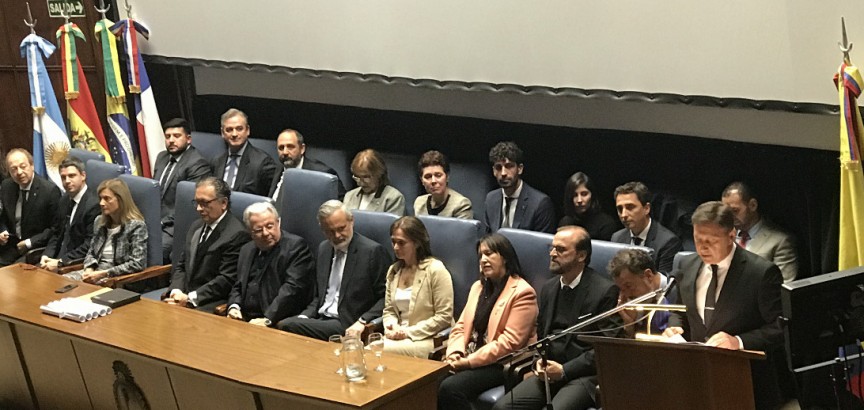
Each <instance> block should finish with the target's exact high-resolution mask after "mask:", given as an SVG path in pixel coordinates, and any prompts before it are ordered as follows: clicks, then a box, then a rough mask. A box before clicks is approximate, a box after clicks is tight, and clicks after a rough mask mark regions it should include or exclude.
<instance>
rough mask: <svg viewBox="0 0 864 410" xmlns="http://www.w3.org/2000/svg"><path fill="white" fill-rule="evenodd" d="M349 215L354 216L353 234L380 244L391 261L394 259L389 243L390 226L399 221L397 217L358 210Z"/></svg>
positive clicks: (385, 213) (384, 213)
mask: <svg viewBox="0 0 864 410" xmlns="http://www.w3.org/2000/svg"><path fill="white" fill-rule="evenodd" d="M351 214H352V215H354V232H357V233H359V234H361V235H363V236H365V237H367V238H369V239H371V240H373V241H375V242H378V243H379V244H381V246H383V247H384V249H386V250H387V253H389V254H390V258H391V259H393V258H395V257H396V255H395V254H394V253H393V246H392V244H391V241H390V226H391V225H393V222H396V220H397V219H399V217H398V216H396V215H393V214H391V213H387V212H372V211H361V210H359V209H353V210H351Z"/></svg>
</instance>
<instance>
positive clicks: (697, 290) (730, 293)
mask: <svg viewBox="0 0 864 410" xmlns="http://www.w3.org/2000/svg"><path fill="white" fill-rule="evenodd" d="M692 220H693V240H694V241H695V243H696V254H694V255H690V256H687V257H685V259H684V260H683V261H682V262H681V265H680V270H679V271H677V272H675V274H674V275H675V276H676V277H677V278H678V280H679V282H678V300H679V301H680V302H681V303H683V304H684V305H685V306H686V307H687V311H686V312H685V313H681V312H672V315H671V317H670V318H669V328H667V329H666V331H665V332H664V333H663V335H664V336H668V337H672V336H675V335H682V336H683V337H684V338H685V339H687V340H692V341H697V342H705V344H707V345H709V346H716V347H719V348H724V349H731V350H739V349H747V350H761V351H764V352H766V353H767V354H768V355H769V360H767V361H759V360H754V361H751V362H750V367H751V372H752V375H753V392H754V395H755V399H756V406H757V408H774V407H776V406H777V405H779V404H781V401H782V398H781V394H780V388H779V385H778V379H777V374H776V372H775V370H774V368H773V366H772V365H771V359H772V356H773V355H776V354H782V353H781V352H782V348H783V330H782V328H781V327H780V322H779V320H778V318H779V316H780V313H781V311H782V308H781V305H780V286H781V284H782V283H783V277H782V276H781V274H780V269H779V268H777V266H776V265H774V264H773V263H771V262H769V261H767V260H765V259H763V258H761V257H759V256H756V255H755V254H753V253H751V252H749V251H746V250H744V249H741V248H739V247H737V246H735V222H734V215H733V213H732V210H731V209H730V208H729V207H727V206H726V205H723V203H721V202H720V201H713V202H706V203H704V204H702V205H699V207H698V208H696V211H695V212H693V218H692ZM722 382H723V381H722V380H718V383H722ZM693 405H694V406H695V407H699V404H698V403H693Z"/></svg>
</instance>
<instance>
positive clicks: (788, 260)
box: [747, 219, 798, 283]
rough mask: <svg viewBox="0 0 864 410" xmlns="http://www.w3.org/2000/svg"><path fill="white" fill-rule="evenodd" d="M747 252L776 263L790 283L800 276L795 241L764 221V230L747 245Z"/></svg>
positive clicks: (784, 280) (761, 229)
mask: <svg viewBox="0 0 864 410" xmlns="http://www.w3.org/2000/svg"><path fill="white" fill-rule="evenodd" d="M747 250H748V251H750V252H753V253H755V254H757V255H759V256H761V257H763V258H765V259H768V260H769V261H771V262H774V264H775V265H777V267H778V268H780V272H781V273H782V274H783V282H784V283H788V282H791V281H793V280H795V277H796V276H798V254H797V252H796V251H795V241H794V240H793V239H792V237H791V236H789V235H788V234H786V233H785V232H783V231H781V230H780V229H779V228H777V227H776V226H775V225H773V224H771V223H769V222H768V221H766V220H764V219H763V220H762V228H760V229H759V232H757V233H756V236H755V237H754V238H752V239H750V241H749V242H748V243H747Z"/></svg>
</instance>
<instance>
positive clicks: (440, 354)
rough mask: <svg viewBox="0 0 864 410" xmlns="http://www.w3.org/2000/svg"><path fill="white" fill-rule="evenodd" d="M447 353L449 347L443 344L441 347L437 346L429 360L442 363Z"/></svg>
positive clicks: (430, 353)
mask: <svg viewBox="0 0 864 410" xmlns="http://www.w3.org/2000/svg"><path fill="white" fill-rule="evenodd" d="M445 353H447V345H446V344H443V345H441V346H436V347H435V348H434V349H432V351H431V352H429V360H434V361H436V362H440V361H442V360H444V354H445Z"/></svg>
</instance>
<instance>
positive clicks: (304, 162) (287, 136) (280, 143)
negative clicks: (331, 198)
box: [269, 128, 345, 203]
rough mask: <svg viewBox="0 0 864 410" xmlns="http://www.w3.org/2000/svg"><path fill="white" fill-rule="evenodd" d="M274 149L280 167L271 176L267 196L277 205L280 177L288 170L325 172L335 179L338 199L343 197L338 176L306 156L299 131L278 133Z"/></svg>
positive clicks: (321, 163)
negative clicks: (276, 152)
mask: <svg viewBox="0 0 864 410" xmlns="http://www.w3.org/2000/svg"><path fill="white" fill-rule="evenodd" d="M276 149H277V150H278V151H279V161H282V167H277V169H276V172H275V173H274V174H273V182H271V183H270V195H269V196H270V197H271V198H273V200H274V201H276V202H277V203H279V195H280V194H281V192H279V191H280V189H281V187H282V176H283V175H284V173H285V170H286V169H288V168H297V169H305V170H308V171H318V172H325V173H328V174H330V175H333V176H335V177H336V184H337V189H338V190H339V198H340V199H341V198H343V197H344V196H345V187H344V186H342V180H340V179H339V174H337V173H336V171H335V170H334V169H333V168H330V167H329V166H327V164H325V163H323V162H321V161H318V160H317V159H315V158H312V157H309V156H307V155H306V143H305V142H304V138H303V134H301V133H300V131H297V130H292V129H290V128H288V129H285V130H284V131H282V132H280V133H279V136H278V137H277V138H276Z"/></svg>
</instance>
